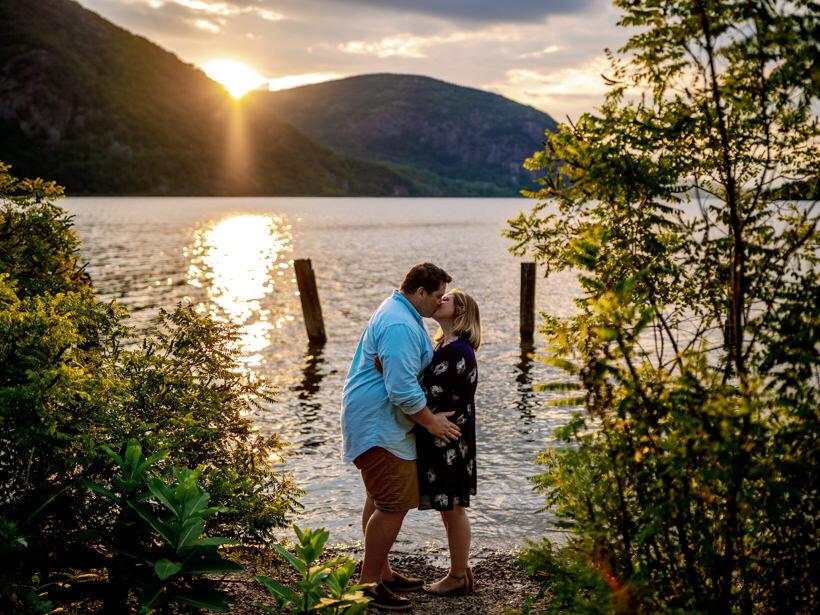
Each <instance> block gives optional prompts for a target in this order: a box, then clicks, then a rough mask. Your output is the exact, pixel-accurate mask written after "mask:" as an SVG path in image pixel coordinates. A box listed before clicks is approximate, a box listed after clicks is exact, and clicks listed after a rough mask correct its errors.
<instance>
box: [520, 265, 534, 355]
mask: <svg viewBox="0 0 820 615" xmlns="http://www.w3.org/2000/svg"><path fill="white" fill-rule="evenodd" d="M520 322H521V324H520V331H521V341H522V342H532V335H533V332H534V331H535V263H521V321H520Z"/></svg>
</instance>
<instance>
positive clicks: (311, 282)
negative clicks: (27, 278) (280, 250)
mask: <svg viewBox="0 0 820 615" xmlns="http://www.w3.org/2000/svg"><path fill="white" fill-rule="evenodd" d="M293 268H294V270H295V271H296V283H297V284H298V285H299V299H301V300H302V314H303V315H304V317H305V329H307V334H308V339H309V340H310V341H311V342H313V343H315V344H324V343H325V342H326V341H327V335H326V334H325V321H324V320H323V319H322V306H321V304H320V303H319V291H318V290H316V276H315V275H313V265H311V264H310V259H309V258H297V259H296V260H294V261H293Z"/></svg>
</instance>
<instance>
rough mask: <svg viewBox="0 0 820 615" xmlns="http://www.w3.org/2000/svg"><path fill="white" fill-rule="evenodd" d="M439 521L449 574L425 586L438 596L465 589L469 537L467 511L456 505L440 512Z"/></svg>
mask: <svg viewBox="0 0 820 615" xmlns="http://www.w3.org/2000/svg"><path fill="white" fill-rule="evenodd" d="M441 520H442V521H443V522H444V529H445V530H446V531H447V543H448V545H449V547H450V572H449V573H447V576H445V577H444V578H442V579H439V580H438V581H436V582H435V583H431V584H430V585H426V586H425V589H426V590H427V591H430V592H433V593H439V594H440V593H445V592H449V591H452V590H455V589H459V588H465V589H466V583H467V560H468V558H469V555H470V535H471V531H470V519H469V517H467V511H465V510H464V509H463V508H462V507H461V506H459V505H458V504H456V505H454V506H453V510H443V511H441Z"/></svg>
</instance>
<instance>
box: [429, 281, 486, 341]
mask: <svg viewBox="0 0 820 615" xmlns="http://www.w3.org/2000/svg"><path fill="white" fill-rule="evenodd" d="M447 294H448V295H452V297H453V305H454V306H455V317H454V318H453V334H454V335H456V336H458V337H463V338H464V339H466V340H467V342H468V343H469V344H470V346H472V347H473V350H478V348H479V347H480V346H481V315H480V314H479V312H478V304H477V303H476V302H475V299H473V298H472V297H471V296H470V295H468V294H467V293H465V292H464V291H463V290H458V289H457V288H454V289H452V290H450V291H449V292H448V293H447ZM442 340H444V331H443V330H442V329H441V327H439V328H438V332H437V333H436V336H435V338H434V341H435V342H436V344H440V343H441V342H442Z"/></svg>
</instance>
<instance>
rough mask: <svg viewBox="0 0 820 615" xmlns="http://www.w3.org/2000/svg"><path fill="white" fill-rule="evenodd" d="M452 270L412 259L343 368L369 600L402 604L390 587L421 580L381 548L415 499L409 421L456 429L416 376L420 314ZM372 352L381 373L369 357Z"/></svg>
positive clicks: (422, 354) (428, 353) (442, 431)
mask: <svg viewBox="0 0 820 615" xmlns="http://www.w3.org/2000/svg"><path fill="white" fill-rule="evenodd" d="M451 281H452V278H451V277H450V276H449V275H448V274H447V272H445V271H444V270H443V269H440V268H439V267H436V266H435V265H433V264H432V263H419V264H417V265H413V267H412V268H411V269H410V271H408V272H407V275H405V277H404V281H403V282H402V284H401V287H400V288H399V290H394V291H393V294H392V295H391V296H390V297H388V298H387V299H385V301H384V302H383V303H382V304H381V306H379V309H378V310H376V312H375V313H374V314H373V316H372V317H371V318H370V322H369V323H368V325H367V328H366V329H365V331H364V333H363V334H362V338H361V340H360V341H359V347H358V348H357V349H356V354H355V356H354V357H353V363H352V364H351V366H350V371H349V372H348V374H347V379H346V380H345V385H344V394H343V401H342V417H341V420H342V436H343V439H344V443H343V449H344V451H343V459H344V461H345V462H351V461H352V462H353V463H354V464H355V465H356V467H357V468H358V469H359V470H360V471H361V473H362V480H363V481H364V485H365V491H366V492H367V498H366V500H365V505H364V509H363V511H362V529H363V531H364V539H365V540H364V559H363V561H362V571H361V575H360V582H361V583H374V584H375V585H374V586H373V587H371V588H368V590H366V592H365V593H366V594H367V595H368V596H370V597H371V598H372V602H371V604H373V605H374V606H378V607H380V608H385V609H392V610H406V609H409V608H410V607H411V603H410V601H409V600H408V599H407V598H404V597H402V596H398V595H396V592H403V591H412V590H414V589H418V588H420V587H421V586H422V584H423V580H422V579H414V578H407V577H404V576H402V575H400V574H398V573H395V572H393V570H391V568H390V564H389V562H388V553H389V552H390V548H391V547H392V546H393V542H394V541H395V540H396V536H397V535H398V533H399V530H400V529H401V524H402V521H403V520H404V517H405V515H406V514H407V511H408V510H409V509H411V508H416V507H417V506H418V477H417V474H416V439H415V435H414V433H413V427H414V425H415V424H416V423H418V424H419V425H421V426H422V427H424V428H425V429H427V430H428V431H429V432H430V433H431V434H433V435H434V436H436V437H439V438H441V439H442V440H444V441H446V442H449V441H450V439H451V438H453V439H455V438H458V437H459V436H460V435H461V431H460V430H459V428H458V426H457V425H455V424H454V423H451V422H450V421H449V420H448V419H447V417H448V416H450V415H452V414H453V413H452V412H442V413H438V414H433V413H432V412H431V411H430V409H429V408H428V407H427V400H426V398H425V395H424V391H423V390H422V388H421V384H420V382H421V376H422V374H423V373H424V369H425V368H426V367H427V365H428V364H429V363H430V360H431V359H432V357H433V346H432V344H431V342H430V338H429V337H428V335H427V331H426V330H425V328H424V324H423V322H422V317H428V318H429V317H430V316H432V315H433V312H435V311H436V309H437V308H438V306H439V304H440V303H441V298H442V297H443V296H444V291H445V289H446V286H447V284H448V283H449V282H451ZM376 357H378V358H379V361H380V363H381V367H382V373H380V372H379V370H378V369H377V368H376V366H375V365H374V359H375V358H376Z"/></svg>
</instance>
